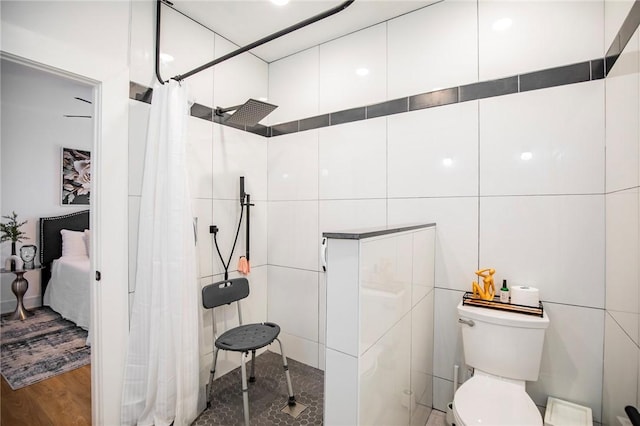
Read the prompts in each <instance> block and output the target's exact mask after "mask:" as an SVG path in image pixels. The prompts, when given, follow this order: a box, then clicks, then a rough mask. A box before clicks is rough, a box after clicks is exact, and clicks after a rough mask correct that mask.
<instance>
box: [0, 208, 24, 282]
mask: <svg viewBox="0 0 640 426" xmlns="http://www.w3.org/2000/svg"><path fill="white" fill-rule="evenodd" d="M11 213H12V214H11V216H2V217H3V218H4V219H8V222H6V223H0V232H2V236H0V242H5V241H11V257H9V258H8V259H7V263H6V269H10V270H15V269H21V268H22V259H20V257H19V256H17V255H16V242H22V241H23V240H28V239H29V237H27V236H26V233H25V232H23V231H21V230H20V227H21V226H22V225H24V224H25V223H27V221H26V220H25V221H24V222H18V215H17V214H16V212H11Z"/></svg>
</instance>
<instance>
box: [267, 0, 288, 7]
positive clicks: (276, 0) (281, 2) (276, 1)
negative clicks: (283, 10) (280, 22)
mask: <svg viewBox="0 0 640 426" xmlns="http://www.w3.org/2000/svg"><path fill="white" fill-rule="evenodd" d="M271 3H273V4H275V5H277V6H284V5H285V4H287V3H289V0H271Z"/></svg>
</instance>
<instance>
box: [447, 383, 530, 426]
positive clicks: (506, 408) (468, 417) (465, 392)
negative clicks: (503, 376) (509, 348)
mask: <svg viewBox="0 0 640 426" xmlns="http://www.w3.org/2000/svg"><path fill="white" fill-rule="evenodd" d="M453 409H454V411H455V414H456V415H457V416H458V418H459V419H460V420H461V421H462V422H463V423H464V424H465V425H467V426H471V425H483V426H487V425H491V426H499V425H504V426H513V425H518V426H534V425H535V426H541V425H542V416H541V415H540V411H538V407H536V404H535V403H534V402H533V401H532V400H531V398H529V395H527V393H526V392H525V391H524V388H522V387H521V386H518V385H516V384H513V383H509V382H505V381H501V380H500V379H497V378H489V377H484V376H474V377H473V378H471V379H470V380H467V381H466V382H465V383H464V384H463V385H462V386H460V388H459V389H458V391H457V392H456V395H455V397H454V399H453Z"/></svg>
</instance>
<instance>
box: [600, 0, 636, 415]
mask: <svg viewBox="0 0 640 426" xmlns="http://www.w3.org/2000/svg"><path fill="white" fill-rule="evenodd" d="M629 6H630V5H629V4H619V3H618V2H607V9H606V11H607V12H609V15H611V16H613V17H616V16H619V15H622V16H624V14H623V13H621V11H622V12H624V11H627V10H628V9H629ZM610 21H611V22H608V26H609V27H610V28H615V27H616V24H617V25H618V27H619V26H620V23H621V22H622V19H620V18H618V19H617V20H614V19H613V18H611V19H610ZM639 52H640V35H639V33H638V30H636V31H635V34H633V36H632V37H631V40H630V41H629V43H628V44H627V46H626V48H625V49H624V51H623V53H622V55H621V56H620V57H619V58H618V60H617V61H616V64H615V65H614V67H613V69H612V71H611V73H610V74H609V75H608V76H607V79H606V129H607V131H606V148H607V169H606V197H605V199H606V218H607V219H606V282H607V286H606V313H605V346H604V379H603V404H602V405H603V408H602V409H603V419H602V420H603V423H604V424H608V425H618V424H620V423H619V422H618V419H617V418H619V417H622V418H626V415H625V412H624V407H625V406H626V405H633V406H636V407H638V406H640V394H639V392H638V383H639V382H640V368H639V362H640V331H639V329H638V325H639V324H640V322H639V318H640V275H639V269H638V268H639V266H638V265H639V264H640V233H639V232H640V186H639V185H640V166H639V165H640V63H639V62H638V57H639ZM621 360H624V361H623V362H621Z"/></svg>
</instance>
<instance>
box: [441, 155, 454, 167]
mask: <svg viewBox="0 0 640 426" xmlns="http://www.w3.org/2000/svg"><path fill="white" fill-rule="evenodd" d="M442 164H443V165H444V166H445V167H451V166H452V165H453V158H450V157H447V158H443V159H442Z"/></svg>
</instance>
